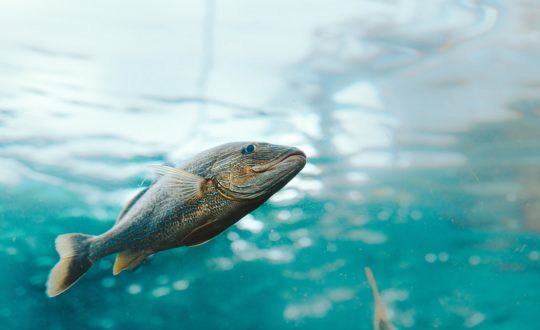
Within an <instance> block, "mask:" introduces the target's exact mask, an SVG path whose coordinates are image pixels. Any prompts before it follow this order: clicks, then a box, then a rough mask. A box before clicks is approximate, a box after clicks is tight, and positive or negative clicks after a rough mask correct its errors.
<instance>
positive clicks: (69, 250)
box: [47, 234, 94, 297]
mask: <svg viewBox="0 0 540 330" xmlns="http://www.w3.org/2000/svg"><path fill="white" fill-rule="evenodd" d="M93 237H94V236H90V235H83V234H65V235H60V236H58V237H57V238H56V241H55V244H56V251H58V254H59V255H60V261H58V263H57V264H56V265H55V266H54V267H53V269H52V270H51V272H50V273H49V280H48V281H47V296H49V297H54V296H57V295H59V294H61V293H62V292H64V291H66V290H67V289H69V288H70V287H71V286H72V285H73V284H75V282H77V281H78V280H79V279H80V278H81V276H83V275H84V274H85V273H86V272H87V271H88V270H89V269H90V267H91V266H92V264H93V262H92V261H91V260H90V259H89V258H88V248H89V246H90V243H91V241H92V238H93Z"/></svg>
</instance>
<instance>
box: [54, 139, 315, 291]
mask: <svg viewBox="0 0 540 330" xmlns="http://www.w3.org/2000/svg"><path fill="white" fill-rule="evenodd" d="M305 163H306V156H305V154H304V153H303V152H302V151H300V150H299V149H297V148H294V147H286V146H278V145H272V144H269V143H262V142H251V143H250V142H234V143H227V144H224V145H221V146H218V147H215V148H212V149H209V150H206V151H203V152H201V153H199V154H197V155H195V156H194V157H192V158H191V159H189V160H187V161H186V162H185V163H184V164H183V165H181V166H179V167H167V166H153V168H154V169H155V170H156V172H157V173H158V174H159V175H160V177H158V178H157V179H156V180H155V181H154V182H153V183H152V185H151V186H150V187H148V188H146V189H145V190H144V191H143V192H142V193H139V194H137V195H136V196H135V197H134V199H133V200H132V201H130V202H128V204H127V206H126V207H125V208H124V210H122V211H121V213H120V216H119V217H118V219H117V221H116V223H115V225H114V226H113V227H112V228H111V229H110V230H108V231H106V232H105V233H103V234H101V235H98V236H90V235H84V234H65V235H60V236H58V237H57V239H56V248H57V250H58V253H59V255H60V261H59V262H58V263H57V264H56V265H55V266H54V268H53V269H52V270H51V273H50V275H49V279H48V283H47V295H48V296H50V297H53V296H56V295H58V294H60V293H62V292H64V291H65V290H67V289H68V288H69V287H71V286H72V285H73V284H74V283H75V282H76V281H77V280H78V279H79V278H80V277H81V276H82V275H83V274H84V273H85V272H86V271H88V269H89V268H90V267H91V266H92V264H93V263H95V262H96V261H97V260H99V259H101V258H103V257H105V256H108V255H110V254H114V253H118V255H117V257H116V261H115V264H114V267H113V273H114V274H115V275H116V274H118V273H119V272H121V271H122V270H125V269H132V268H134V267H136V266H137V265H139V264H140V263H141V262H142V261H144V259H145V258H146V257H147V256H149V255H151V254H154V253H156V252H159V251H162V250H167V249H172V248H176V247H180V246H193V245H198V244H201V243H204V242H206V241H208V240H210V239H212V238H213V237H215V236H217V235H219V234H220V233H222V232H223V231H224V230H226V229H227V228H228V227H230V226H231V225H233V224H234V223H236V222H237V221H238V220H240V219H241V218H242V217H243V216H245V215H246V214H248V213H249V212H251V211H253V210H254V209H256V208H257V207H259V206H260V205H261V204H262V203H264V202H265V201H266V200H267V199H268V198H270V196H272V195H273V194H274V193H276V192H277V191H279V190H280V189H281V188H282V187H283V186H285V184H287V182H289V181H290V180H291V179H292V178H293V177H294V176H296V175H297V174H298V172H300V170H302V168H303V167H304V165H305Z"/></svg>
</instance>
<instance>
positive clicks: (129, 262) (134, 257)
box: [113, 250, 151, 275]
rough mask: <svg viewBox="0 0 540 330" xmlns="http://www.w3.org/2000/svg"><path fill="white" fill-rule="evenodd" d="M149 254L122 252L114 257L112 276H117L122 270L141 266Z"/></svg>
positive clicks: (145, 252)
mask: <svg viewBox="0 0 540 330" xmlns="http://www.w3.org/2000/svg"><path fill="white" fill-rule="evenodd" d="M150 254H151V253H149V252H148V251H129V250H127V251H122V252H120V253H118V255H117V256H116V260H115V262H114V267H113V275H118V274H119V273H120V272H121V271H123V270H124V269H133V268H135V267H137V266H138V265H140V264H141V262H143V261H144V259H146V257H148V256H149V255H150Z"/></svg>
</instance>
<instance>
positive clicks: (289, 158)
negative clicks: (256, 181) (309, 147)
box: [251, 149, 307, 173]
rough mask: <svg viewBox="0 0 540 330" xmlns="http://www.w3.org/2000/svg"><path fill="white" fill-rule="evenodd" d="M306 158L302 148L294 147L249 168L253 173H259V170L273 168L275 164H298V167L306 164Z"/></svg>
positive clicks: (263, 170)
mask: <svg viewBox="0 0 540 330" xmlns="http://www.w3.org/2000/svg"><path fill="white" fill-rule="evenodd" d="M306 159H307V156H306V154H305V153H304V152H303V151H302V150H300V149H294V150H290V151H287V152H285V153H284V154H283V155H281V156H280V157H278V158H277V159H275V160H273V161H271V162H270V163H268V164H264V165H257V166H253V167H252V168H251V170H252V171H253V172H255V173H261V172H266V171H270V170H273V169H274V168H276V167H277V166H280V165H285V164H287V165H293V164H298V165H300V168H303V167H304V165H306ZM291 163H292V164H291Z"/></svg>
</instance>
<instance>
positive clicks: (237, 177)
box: [211, 142, 306, 200]
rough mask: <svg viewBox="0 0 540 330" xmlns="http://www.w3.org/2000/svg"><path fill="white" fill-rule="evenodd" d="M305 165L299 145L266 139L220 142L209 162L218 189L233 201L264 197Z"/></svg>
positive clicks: (303, 155)
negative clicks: (259, 140)
mask: <svg viewBox="0 0 540 330" xmlns="http://www.w3.org/2000/svg"><path fill="white" fill-rule="evenodd" d="M305 164H306V154H305V153H304V152H303V151H301V150H300V149H298V148H295V147H288V146H280V145H275V144H270V143H265V142H235V143H229V144H226V145H223V146H222V148H221V150H220V152H218V156H217V157H216V160H215V162H214V163H213V165H212V169H211V172H212V176H213V178H214V179H215V181H216V183H217V187H218V190H219V192H220V193H221V194H222V195H224V196H225V197H227V198H230V199H235V200H253V199H258V198H262V199H267V198H269V197H270V196H272V195H273V194H274V193H276V192H277V191H278V190H280V189H281V188H283V186H285V185H286V184H287V183H288V182H289V181H290V180H291V179H292V178H294V177H295V176H296V175H297V174H298V173H299V172H300V171H301V170H302V168H304V166H305Z"/></svg>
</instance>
